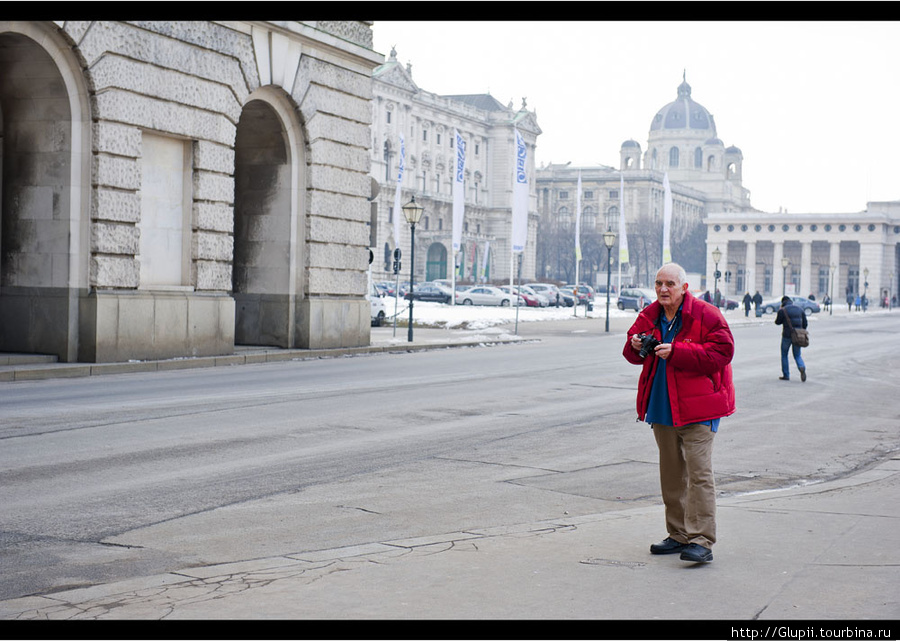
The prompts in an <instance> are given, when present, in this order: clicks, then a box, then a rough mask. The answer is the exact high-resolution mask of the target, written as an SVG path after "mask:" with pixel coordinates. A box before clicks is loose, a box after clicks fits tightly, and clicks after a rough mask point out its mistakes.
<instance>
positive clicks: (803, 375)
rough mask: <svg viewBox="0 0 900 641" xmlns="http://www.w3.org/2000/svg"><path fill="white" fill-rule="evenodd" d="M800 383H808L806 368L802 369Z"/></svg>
mask: <svg viewBox="0 0 900 641" xmlns="http://www.w3.org/2000/svg"><path fill="white" fill-rule="evenodd" d="M800 381H801V382H803V383H805V382H806V368H805V367H801V368H800Z"/></svg>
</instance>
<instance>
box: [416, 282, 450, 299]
mask: <svg viewBox="0 0 900 641" xmlns="http://www.w3.org/2000/svg"><path fill="white" fill-rule="evenodd" d="M412 299H413V300H425V301H432V302H435V303H449V302H450V301H451V300H452V299H453V294H452V292H451V291H450V290H449V289H444V288H443V287H441V286H440V285H421V286H419V287H416V289H415V291H414V292H413V293H412Z"/></svg>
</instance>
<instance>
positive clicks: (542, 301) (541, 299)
mask: <svg viewBox="0 0 900 641" xmlns="http://www.w3.org/2000/svg"><path fill="white" fill-rule="evenodd" d="M519 291H522V292H524V293H525V294H528V295H529V296H534V297H535V298H537V301H538V307H550V298H549V297H547V296H546V295H544V294H543V293H541V292H538V291H536V290H535V289H533V288H531V287H529V286H528V285H522V286H521V287H520V288H519Z"/></svg>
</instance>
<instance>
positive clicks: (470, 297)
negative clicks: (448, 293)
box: [456, 285, 519, 307]
mask: <svg viewBox="0 0 900 641" xmlns="http://www.w3.org/2000/svg"><path fill="white" fill-rule="evenodd" d="M518 298H519V297H518V296H516V299H517V300H518ZM456 304H457V305H499V306H500V307H509V306H510V305H512V304H513V297H512V296H510V295H509V294H506V293H504V292H502V291H500V290H499V289H497V288H496V287H490V286H487V285H478V286H476V287H472V288H470V289H467V290H465V291H463V292H456Z"/></svg>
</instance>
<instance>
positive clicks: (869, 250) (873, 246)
mask: <svg viewBox="0 0 900 641" xmlns="http://www.w3.org/2000/svg"><path fill="white" fill-rule="evenodd" d="M866 269H868V270H869V276H868V278H866V276H865V271H864V270H866ZM883 270H884V244H883V243H860V244H859V275H860V278H861V279H865V280H867V281H868V283H869V289H868V291H867V292H866V296H867V297H868V299H869V307H873V306H876V305H877V304H878V298H879V296H880V295H881V290H883V289H887V288H888V287H889V286H890V285H889V283H888V282H887V280H886V279H885V280H884V281H882V274H883V273H884V271H883ZM860 290H861V291H864V290H865V285H863V284H862V283H860Z"/></svg>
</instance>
